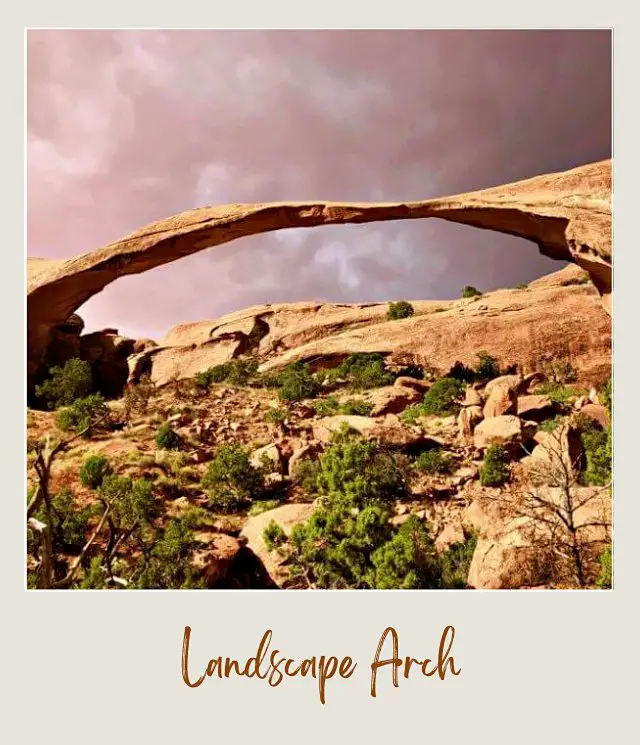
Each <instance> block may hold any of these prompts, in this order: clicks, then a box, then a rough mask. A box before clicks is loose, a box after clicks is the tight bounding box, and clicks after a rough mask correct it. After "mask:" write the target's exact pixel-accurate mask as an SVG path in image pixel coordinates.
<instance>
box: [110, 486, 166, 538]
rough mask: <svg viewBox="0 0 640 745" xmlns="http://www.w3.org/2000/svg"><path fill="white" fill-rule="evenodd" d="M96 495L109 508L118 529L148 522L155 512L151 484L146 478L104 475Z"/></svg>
mask: <svg viewBox="0 0 640 745" xmlns="http://www.w3.org/2000/svg"><path fill="white" fill-rule="evenodd" d="M98 495H99V497H100V499H101V500H103V501H104V502H105V503H106V504H107V505H109V507H110V508H111V511H110V517H111V520H112V522H113V523H114V525H115V526H116V529H117V530H118V531H126V530H130V529H131V528H132V527H133V526H134V525H137V524H142V525H144V524H148V523H149V522H150V521H151V520H152V519H153V518H154V517H155V516H156V514H157V505H156V500H155V498H154V496H153V485H152V484H151V482H150V481H149V480H148V479H130V478H128V477H126V476H114V475H108V476H105V477H104V479H103V480H102V484H101V485H100V486H99V487H98Z"/></svg>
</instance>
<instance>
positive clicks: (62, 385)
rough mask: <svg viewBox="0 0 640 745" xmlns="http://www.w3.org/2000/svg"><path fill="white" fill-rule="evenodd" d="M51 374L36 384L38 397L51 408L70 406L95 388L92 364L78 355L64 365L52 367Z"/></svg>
mask: <svg viewBox="0 0 640 745" xmlns="http://www.w3.org/2000/svg"><path fill="white" fill-rule="evenodd" d="M49 375H50V377H49V378H48V379H47V380H45V381H44V382H43V383H42V384H41V385H38V386H36V397H37V398H39V399H40V400H42V401H43V402H45V403H46V405H47V407H48V408H49V409H57V408H58V407H59V406H70V405H71V404H72V403H73V402H74V401H75V400H76V399H79V398H84V397H85V396H88V395H89V393H91V390H92V388H93V378H92V375H91V366H90V365H89V363H88V362H85V361H84V360H80V359H78V358H77V357H73V358H72V359H70V360H67V361H66V362H65V365H64V367H52V368H51V369H50V370H49Z"/></svg>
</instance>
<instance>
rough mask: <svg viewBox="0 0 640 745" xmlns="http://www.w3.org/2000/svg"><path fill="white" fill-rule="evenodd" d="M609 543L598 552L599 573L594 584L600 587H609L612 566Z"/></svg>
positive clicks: (603, 588)
mask: <svg viewBox="0 0 640 745" xmlns="http://www.w3.org/2000/svg"><path fill="white" fill-rule="evenodd" d="M611 548H612V547H611V544H609V545H608V546H607V547H606V548H605V550H604V551H603V552H602V553H601V554H600V557H599V561H600V575H599V576H598V579H597V580H596V585H597V586H598V587H599V588H600V589H601V590H605V589H609V588H610V587H611V581H612V576H611V572H612V566H613V555H612V551H611Z"/></svg>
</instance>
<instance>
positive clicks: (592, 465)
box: [580, 429, 612, 486]
mask: <svg viewBox="0 0 640 745" xmlns="http://www.w3.org/2000/svg"><path fill="white" fill-rule="evenodd" d="M580 439H581V440H582V447H583V448H584V454H585V460H586V468H585V471H584V474H583V481H584V483H585V484H588V485H592V486H606V485H607V484H609V482H610V481H611V462H612V457H611V456H612V452H611V451H612V443H611V429H608V430H607V431H602V430H596V429H593V430H591V431H586V432H582V433H581V435H580Z"/></svg>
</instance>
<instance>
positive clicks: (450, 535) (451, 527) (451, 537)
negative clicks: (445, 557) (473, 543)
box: [435, 523, 465, 553]
mask: <svg viewBox="0 0 640 745" xmlns="http://www.w3.org/2000/svg"><path fill="white" fill-rule="evenodd" d="M464 541H465V534H464V530H463V529H462V525H461V524H460V523H449V524H448V525H447V526H446V527H445V528H444V529H443V530H442V532H441V533H440V535H439V536H438V537H437V538H436V540H435V547H436V551H437V552H438V553H442V552H444V551H446V550H447V549H448V548H450V547H451V546H453V544H454V543H464Z"/></svg>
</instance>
